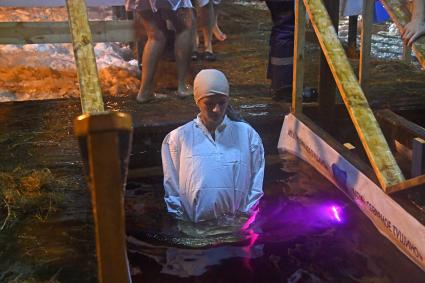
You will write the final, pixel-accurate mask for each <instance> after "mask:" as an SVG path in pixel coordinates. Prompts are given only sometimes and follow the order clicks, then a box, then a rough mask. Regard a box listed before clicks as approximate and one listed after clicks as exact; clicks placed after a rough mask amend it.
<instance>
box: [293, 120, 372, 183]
mask: <svg viewBox="0 0 425 283" xmlns="http://www.w3.org/2000/svg"><path fill="white" fill-rule="evenodd" d="M294 115H295V116H296V117H297V119H299V120H300V121H301V122H302V123H303V124H305V125H306V126H307V127H308V128H309V129H310V130H312V131H313V132H314V133H315V134H316V135H318V136H319V137H320V138H321V139H322V140H324V141H326V143H327V144H329V145H330V146H331V147H332V148H333V149H334V150H335V151H336V152H338V154H340V155H341V156H342V157H344V158H345V159H346V160H347V161H348V162H350V163H351V164H353V166H355V167H356V168H357V169H358V170H360V171H361V172H362V173H363V174H365V175H366V176H367V177H368V178H369V179H370V180H371V181H373V182H374V183H375V184H379V183H378V179H377V178H376V175H375V173H374V172H373V169H372V168H371V167H370V165H369V164H367V163H366V162H364V161H363V160H362V159H360V158H359V157H358V156H357V155H356V154H355V152H354V150H351V149H349V148H347V147H346V146H345V145H342V144H341V143H340V142H338V141H337V140H336V139H335V138H334V137H332V136H331V135H330V134H328V133H327V132H326V131H324V130H323V129H322V128H321V127H319V126H318V125H317V124H316V123H314V122H313V121H312V120H311V119H310V118H308V117H307V116H306V115H305V114H303V113H295V114H294Z"/></svg>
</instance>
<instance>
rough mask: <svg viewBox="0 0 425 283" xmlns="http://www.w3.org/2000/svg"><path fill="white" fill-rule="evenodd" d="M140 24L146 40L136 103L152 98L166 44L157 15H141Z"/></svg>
mask: <svg viewBox="0 0 425 283" xmlns="http://www.w3.org/2000/svg"><path fill="white" fill-rule="evenodd" d="M142 23H143V26H144V28H145V30H146V33H147V36H148V40H147V42H146V45H145V48H144V49H143V56H142V81H141V85H140V89H139V93H138V94H137V101H139V102H146V101H148V100H150V99H152V98H153V97H154V90H155V82H154V77H155V71H156V69H157V66H158V63H159V60H160V58H161V54H162V52H163V50H164V47H165V42H166V33H165V32H166V30H167V27H166V24H165V21H163V20H162V19H160V17H159V15H156V14H153V13H150V14H145V13H144V14H142Z"/></svg>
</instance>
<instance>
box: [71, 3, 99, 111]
mask: <svg viewBox="0 0 425 283" xmlns="http://www.w3.org/2000/svg"><path fill="white" fill-rule="evenodd" d="M66 6H67V9H68V17H69V27H70V29H71V35H72V44H73V47H74V57H75V63H76V65H77V74H78V80H79V82H80V95H81V106H82V110H83V113H94V112H102V111H104V106H103V99H102V91H101V89H100V83H99V77H98V74H97V66H96V57H95V55H94V49H93V44H92V35H91V31H90V27H89V22H88V17H87V9H86V4H85V2H84V0H66Z"/></svg>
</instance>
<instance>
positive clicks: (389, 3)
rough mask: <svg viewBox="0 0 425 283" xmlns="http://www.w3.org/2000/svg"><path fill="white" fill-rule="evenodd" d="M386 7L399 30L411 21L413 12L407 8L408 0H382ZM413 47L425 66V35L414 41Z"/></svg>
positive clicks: (420, 61)
mask: <svg viewBox="0 0 425 283" xmlns="http://www.w3.org/2000/svg"><path fill="white" fill-rule="evenodd" d="M382 4H384V7H385V9H386V10H387V12H388V14H389V15H390V17H391V19H392V20H393V22H394V23H395V24H396V26H397V28H398V30H399V31H402V30H404V26H405V25H406V24H407V23H409V21H410V18H411V13H410V11H409V10H408V8H407V5H406V1H401V0H382ZM412 49H413V51H414V52H415V55H416V58H417V59H418V61H419V63H420V64H421V65H422V67H424V68H425V36H422V37H421V38H419V39H418V40H416V41H415V42H413V45H412Z"/></svg>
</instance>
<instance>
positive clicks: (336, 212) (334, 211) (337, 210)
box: [332, 205, 342, 222]
mask: <svg viewBox="0 0 425 283" xmlns="http://www.w3.org/2000/svg"><path fill="white" fill-rule="evenodd" d="M332 213H333V216H334V218H335V219H336V220H337V221H338V222H341V221H342V220H341V218H340V217H339V208H338V207H336V206H335V205H332Z"/></svg>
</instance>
